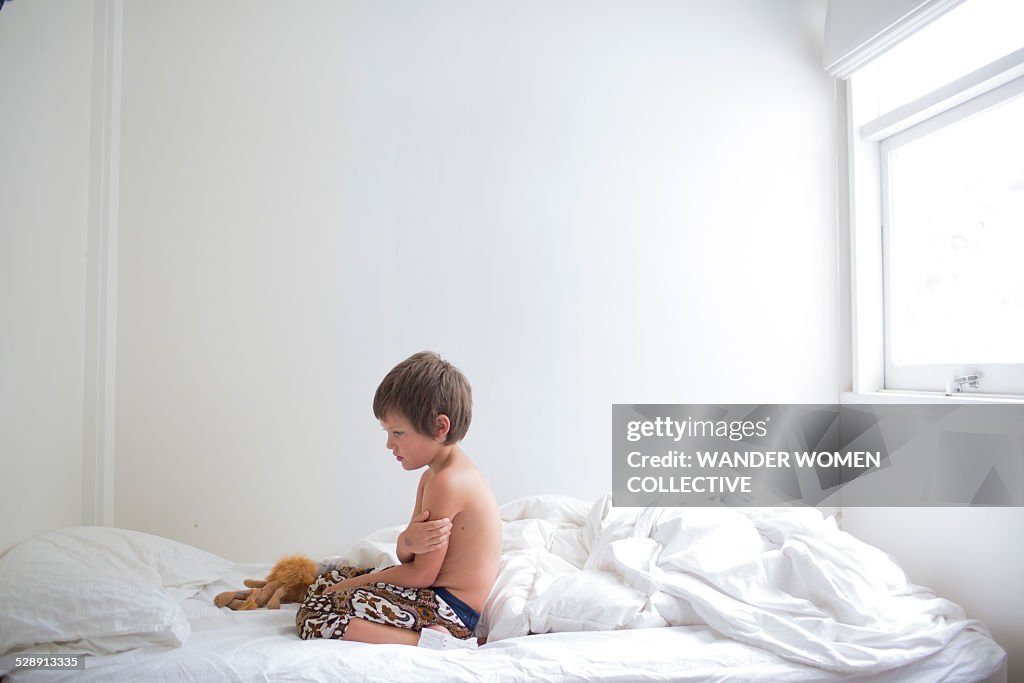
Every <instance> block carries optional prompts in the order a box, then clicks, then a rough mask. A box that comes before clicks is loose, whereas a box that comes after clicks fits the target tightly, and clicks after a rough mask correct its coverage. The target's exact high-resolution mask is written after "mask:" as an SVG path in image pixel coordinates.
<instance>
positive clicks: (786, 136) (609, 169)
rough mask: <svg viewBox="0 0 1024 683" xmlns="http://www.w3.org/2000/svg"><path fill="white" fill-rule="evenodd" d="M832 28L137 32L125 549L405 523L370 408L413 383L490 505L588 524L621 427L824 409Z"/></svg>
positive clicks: (685, 7) (604, 8) (123, 325)
mask: <svg viewBox="0 0 1024 683" xmlns="http://www.w3.org/2000/svg"><path fill="white" fill-rule="evenodd" d="M823 9H824V7H823V4H822V3H817V2H814V3H803V2H772V3H749V2H743V1H741V0H734V1H730V2H716V3H707V2H696V1H694V2H675V1H671V2H670V1H664V2H653V1H652V2H631V3H616V2H600V3H593V2H583V1H582V0H580V1H569V2H557V3H552V2H547V1H543V2H542V1H540V0H531V1H528V2H489V3H477V2H470V1H469V0H460V1H449V2H431V3H420V2H414V1H411V0H410V1H404V2H388V3H379V2H370V1H369V0H367V1H362V2H345V3H338V2H327V1H326V0H325V1H322V2H304V3H301V4H294V3H280V2H269V1H263V2H258V3H247V2H217V3H202V2H176V3H166V2H157V1H155V0H152V1H143V0H137V1H133V2H131V3H126V4H125V19H124V21H125V23H124V36H125V38H124V81H123V88H124V100H123V103H124V108H123V128H122V145H123V154H122V158H121V160H122V169H121V170H122V175H121V198H122V201H121V223H120V253H119V278H120V284H119V299H118V319H119V329H118V340H117V343H118V358H117V361H118V363H117V372H118V385H117V396H118V400H117V482H116V490H117V499H116V517H115V519H116V522H117V524H118V525H120V526H128V527H135V528H140V529H145V530H147V531H151V532H155V533H160V534H165V535H168V536H173V537H175V538H180V539H183V540H186V541H188V542H191V543H194V544H196V545H200V546H203V547H206V548H209V549H211V550H214V551H216V552H219V553H222V554H224V555H226V556H228V557H232V558H235V559H238V560H247V559H257V558H259V559H263V558H268V557H272V556H275V555H276V554H278V553H281V552H284V551H289V550H298V551H305V552H309V553H312V554H324V553H328V552H337V551H340V550H341V549H343V548H344V547H346V546H347V545H348V544H349V543H351V542H352V541H353V540H355V539H356V538H357V537H358V536H360V535H362V534H363V533H365V532H366V531H367V530H369V529H373V528H376V527H379V526H381V525H384V524H389V523H395V522H399V521H402V520H404V519H405V518H406V516H407V514H408V511H409V509H410V508H411V502H412V496H413V492H414V486H415V481H416V477H415V476H413V475H408V474H404V473H403V472H401V471H400V470H399V469H398V468H397V467H396V466H395V464H394V462H393V461H392V459H391V458H390V457H389V454H388V452H387V451H386V450H385V449H384V438H383V434H382V433H381V432H380V431H379V427H378V425H377V423H376V421H375V420H374V418H373V416H372V413H371V411H370V402H371V398H372V395H373V391H374V389H375V387H376V385H377V382H378V381H379V380H380V379H381V377H383V375H384V374H385V373H386V372H387V370H388V369H390V367H391V366H392V365H393V364H394V363H396V362H397V361H399V360H401V359H402V358H404V357H406V356H407V355H409V354H410V353H412V352H415V351H418V350H421V349H436V350H438V351H440V352H442V354H444V355H445V356H447V357H448V358H450V359H451V360H452V361H453V362H455V363H456V364H457V365H458V366H460V367H461V368H462V369H463V370H464V371H465V372H466V374H467V375H468V377H469V378H470V381H471V382H472V383H473V385H474V390H475V399H476V405H475V410H476V415H475V420H474V424H473V427H472V429H471V430H470V434H469V437H468V438H467V440H466V442H465V447H466V449H467V451H468V452H469V453H470V454H471V455H472V456H475V458H476V459H477V461H478V462H479V464H480V465H481V466H482V467H483V469H484V470H485V472H486V473H487V474H488V475H489V476H490V479H491V481H492V483H493V486H494V488H495V491H496V494H497V496H498V498H499V500H502V501H505V500H509V499H512V498H514V497H518V496H522V495H525V494H530V493H565V494H572V495H576V496H580V497H584V498H592V497H596V496H597V495H599V494H600V493H601V492H603V491H605V490H607V489H608V488H609V486H610V475H611V466H610V454H609V432H608V430H609V419H610V415H611V404H612V403H613V402H633V401H642V402H659V401H661V402H705V401H722V402H728V401H732V402H756V401H769V402H770V401H777V402H785V401H797V402H800V401H803V402H814V401H822V402H828V401H833V400H835V397H836V395H837V390H838V378H837V370H836V369H837V367H838V347H839V342H838V313H837V307H836V301H835V300H836V294H835V293H836V291H837V289H836V288H837V282H836V274H835V249H836V244H835V234H834V233H835V230H834V207H833V202H832V199H831V198H832V195H833V191H834V190H833V188H834V175H833V159H832V154H833V145H832V140H833V123H832V120H833V109H832V107H833V102H832V86H831V81H830V80H829V79H828V78H827V77H826V76H825V74H824V73H823V72H822V70H821V67H820V44H819V42H820V36H821V32H822V26H823V21H824V18H823ZM766 331H767V334H766Z"/></svg>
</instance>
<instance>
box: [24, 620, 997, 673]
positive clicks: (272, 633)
mask: <svg viewBox="0 0 1024 683" xmlns="http://www.w3.org/2000/svg"><path fill="white" fill-rule="evenodd" d="M294 615H295V609H294V606H291V607H290V608H285V609H282V610H279V611H258V612H257V611H254V612H245V613H242V612H238V613H233V614H224V615H218V616H213V617H206V618H199V619H193V620H192V621H191V623H192V636H191V637H190V638H189V641H188V643H186V645H185V646H184V647H181V648H144V649H140V650H133V651H130V652H123V653H120V654H116V655H105V656H100V657H90V658H88V659H87V668H86V670H85V671H76V672H64V673H62V672H41V671H36V672H15V673H12V674H11V675H10V681H11V683H22V682H32V681H84V682H91V681H96V682H104V683H106V682H108V681H142V680H144V681H154V682H156V681H163V682H166V683H172V682H173V683H184V682H200V681H203V682H205V681H238V682H244V681H268V680H271V681H330V680H338V681H424V682H427V681H429V682H436V681H483V680H486V681H523V682H527V681H530V682H532V681H679V682H691V681H692V682H697V681H700V682H703V683H707V682H708V681H721V680H726V679H727V680H729V681H735V682H737V683H740V682H743V681H765V680H771V681H773V682H776V683H787V682H791V681H792V682H797V681H821V682H827V681H863V682H864V683H869V682H870V683H898V682H899V683H903V682H907V681H911V682H913V681H922V682H924V681H927V682H929V683H932V682H934V681H937V680H943V681H947V682H948V683H959V682H963V683H968V682H970V683H978V681H980V680H985V678H979V674H978V671H979V669H981V668H983V666H984V665H985V663H997V662H999V661H1000V660H1001V659H1002V657H1003V656H1004V655H1003V652H1002V650H1000V649H999V648H998V647H996V646H995V645H994V643H992V641H991V640H989V639H988V638H985V637H984V636H982V635H981V634H978V633H974V632H969V631H965V632H963V633H961V634H960V636H958V637H957V638H956V639H955V640H954V642H953V643H952V644H951V646H950V647H947V648H945V649H943V650H942V651H940V652H939V653H937V654H936V655H934V656H933V657H930V658H928V659H926V660H922V661H920V662H918V663H916V664H914V665H912V666H910V667H904V668H901V669H896V670H893V671H889V672H886V673H884V674H876V675H872V676H867V677H864V676H851V675H849V674H839V673H832V672H825V671H822V670H821V669H817V668H813V667H808V666H805V665H800V664H795V663H793V662H789V661H786V660H784V659H781V658H779V657H777V656H776V655H773V654H770V653H768V652H765V651H764V650H760V649H758V648H754V647H751V646H748V645H744V644H742V643H739V642H736V641H734V640H730V639H728V638H722V637H720V636H717V635H716V634H715V633H714V632H713V631H712V630H711V629H710V628H709V627H706V626H676V627H668V628H654V629H641V630H628V631H592V632H586V633H550V634H544V635H531V636H522V637H518V638H510V639H507V640H503V641H499V642H497V643H491V644H487V645H484V646H482V647H480V648H478V649H477V650H475V651H464V650H460V651H454V652H439V651H435V650H426V649H422V648H414V647H408V646H401V645H363V644H360V643H348V642H344V641H336V640H311V641H303V640H300V639H299V638H298V637H297V636H296V635H295V626H294V618H295V617H294ZM968 654H969V655H970V656H967V655H968Z"/></svg>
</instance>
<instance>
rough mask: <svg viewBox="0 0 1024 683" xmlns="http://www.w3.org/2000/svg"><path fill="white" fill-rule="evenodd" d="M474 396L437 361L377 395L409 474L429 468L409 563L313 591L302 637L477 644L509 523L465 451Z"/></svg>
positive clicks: (418, 362) (300, 618) (411, 364)
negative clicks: (430, 636)
mask: <svg viewBox="0 0 1024 683" xmlns="http://www.w3.org/2000/svg"><path fill="white" fill-rule="evenodd" d="M472 412H473V399H472V390H471V388H470V386H469V382H468V381H466V378H465V376H463V374H462V373H461V372H459V370H458V369H457V368H455V367H453V366H452V365H451V364H450V363H448V362H447V361H444V360H441V357H440V356H438V355H437V354H436V353H431V352H422V353H417V354H414V355H412V356H410V357H409V358H407V359H406V360H404V361H402V362H401V363H399V364H398V365H396V366H395V367H394V368H393V369H392V370H391V372H389V373H388V374H387V376H386V377H385V378H384V380H383V381H382V382H381V383H380V386H379V387H377V393H376V395H375V396H374V397H373V414H374V415H375V416H376V417H377V419H378V420H380V424H381V426H382V427H383V428H384V430H385V431H387V434H388V438H387V447H388V449H389V450H391V452H392V454H393V455H394V456H395V458H396V460H397V461H398V462H399V464H401V465H402V468H403V469H405V470H418V469H421V468H424V467H425V468H426V469H425V470H424V472H423V475H422V476H421V477H420V483H419V488H418V489H417V491H416V505H415V507H414V508H413V513H412V519H411V521H410V522H409V525H408V526H407V527H406V528H405V531H403V532H402V533H401V534H399V536H398V547H397V550H398V559H399V561H400V562H401V564H399V565H396V566H393V567H388V568H387V569H382V570H380V571H378V572H372V571H371V570H366V569H359V568H355V567H340V568H338V569H335V570H331V571H328V572H325V573H324V574H322V575H321V576H320V577H319V578H318V579H317V580H316V582H314V583H313V585H312V586H310V589H309V591H308V592H307V594H306V600H305V601H304V602H303V603H302V606H301V607H300V608H299V611H298V613H297V614H296V617H295V623H296V625H297V626H298V627H299V636H300V637H302V638H303V639H306V638H343V639H345V640H356V641H360V642H364V643H403V644H409V645H416V644H417V643H418V642H419V635H420V634H419V631H420V630H421V629H424V628H430V629H433V630H437V631H442V632H444V633H448V634H450V635H452V636H454V637H456V638H462V639H467V638H470V637H471V636H472V635H473V629H474V628H475V627H476V622H477V619H479V616H480V612H481V610H483V607H484V602H486V600H487V596H488V595H489V594H490V592H491V588H492V587H493V586H494V581H495V579H496V578H497V575H498V562H499V558H500V555H501V518H500V517H499V515H498V505H497V502H496V501H495V499H494V494H493V493H491V487H490V486H489V485H488V484H487V480H486V479H484V476H483V475H482V474H481V473H480V471H479V470H478V469H477V468H476V466H475V465H474V464H473V462H472V461H471V460H470V459H469V456H467V455H466V454H465V453H464V452H463V451H462V449H461V448H460V447H459V442H460V441H461V440H462V438H463V437H464V436H465V435H466V431H467V430H468V429H469V423H470V419H471V417H472Z"/></svg>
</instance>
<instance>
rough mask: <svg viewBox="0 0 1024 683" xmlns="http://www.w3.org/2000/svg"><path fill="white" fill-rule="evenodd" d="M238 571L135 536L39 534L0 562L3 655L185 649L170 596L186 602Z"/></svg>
mask: <svg viewBox="0 0 1024 683" xmlns="http://www.w3.org/2000/svg"><path fill="white" fill-rule="evenodd" d="M230 566H231V564H230V563H229V562H228V561H227V560H225V559H223V558H219V557H217V556H216V555H211V554H210V553H207V552H205V551H202V550H199V549H198V548H193V547H191V546H187V545H185V544H183V543H177V542H176V541H171V540H168V539H165V538H160V537H157V536H150V535H148V534H143V533H140V532H137V531H127V530H123V529H110V528H106V527H72V528H69V529H64V530H61V531H54V532H51V533H48V534H43V535H42V536H37V537H36V538H33V539H30V540H28V541H25V542H23V543H21V544H19V545H17V546H15V547H14V548H12V549H11V550H10V551H8V552H7V554H6V555H4V556H3V557H0V655H3V654H6V653H9V652H13V651H24V650H28V649H31V650H32V651H34V652H41V651H53V652H69V651H74V652H81V653H89V654H106V653H110V652H119V651H122V650H127V649H132V648H135V647H142V646H145V645H164V646H178V645H181V644H183V643H184V641H185V639H186V638H187V637H188V635H189V633H190V628H189V625H188V621H187V620H186V618H185V615H184V613H183V612H182V609H181V607H180V606H179V604H178V601H177V600H176V599H175V598H174V597H172V596H171V595H170V594H169V593H168V590H170V591H174V592H176V593H178V597H182V596H185V597H187V594H188V593H190V592H192V593H194V592H195V590H198V587H199V586H201V585H202V584H204V583H208V582H210V581H214V580H216V579H217V577H219V576H220V575H221V574H223V573H224V572H225V571H226V570H227V569H228V568H229V567H230ZM165 587H166V590H165Z"/></svg>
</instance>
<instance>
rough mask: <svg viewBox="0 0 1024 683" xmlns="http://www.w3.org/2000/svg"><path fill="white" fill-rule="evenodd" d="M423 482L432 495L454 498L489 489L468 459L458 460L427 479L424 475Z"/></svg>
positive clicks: (481, 475)
mask: <svg viewBox="0 0 1024 683" xmlns="http://www.w3.org/2000/svg"><path fill="white" fill-rule="evenodd" d="M424 482H425V484H424V485H425V486H427V487H429V488H430V489H431V493H432V494H434V495H438V494H440V495H445V496H451V497H454V498H461V497H463V496H470V495H473V494H476V493H477V492H479V491H480V489H481V488H487V489H489V488H490V487H489V485H488V483H487V481H486V480H485V479H484V478H483V474H482V473H481V472H480V470H478V469H477V468H476V465H474V464H473V461H472V460H470V459H469V458H468V457H464V458H460V459H459V461H458V462H455V463H452V464H451V465H450V466H448V467H445V468H444V469H443V470H441V471H440V472H437V473H434V474H432V475H431V476H429V478H428V477H427V475H424Z"/></svg>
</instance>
